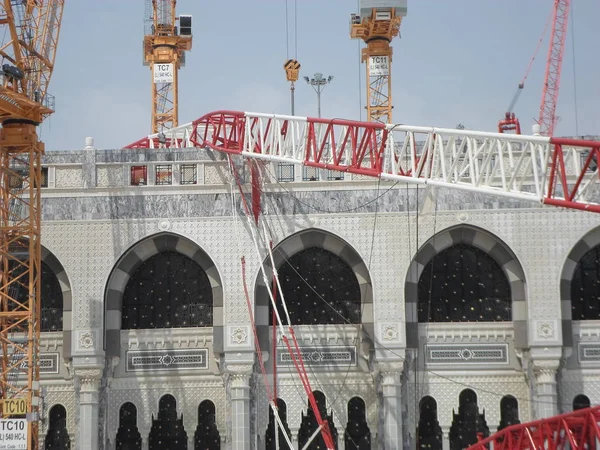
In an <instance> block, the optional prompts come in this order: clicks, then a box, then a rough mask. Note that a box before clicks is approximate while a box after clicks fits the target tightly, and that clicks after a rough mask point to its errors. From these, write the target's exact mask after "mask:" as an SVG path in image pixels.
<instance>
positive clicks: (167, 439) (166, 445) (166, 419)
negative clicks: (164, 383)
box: [149, 394, 188, 450]
mask: <svg viewBox="0 0 600 450" xmlns="http://www.w3.org/2000/svg"><path fill="white" fill-rule="evenodd" d="M187 447H188V442H187V433H186V432H185V429H184V427H183V414H182V415H181V417H180V418H177V401H176V400H175V397H173V396H172V395H170V394H167V395H163V396H162V397H161V399H160V400H159V402H158V415H157V417H156V419H155V418H154V414H152V428H151V429H150V438H149V450H170V449H182V450H187Z"/></svg>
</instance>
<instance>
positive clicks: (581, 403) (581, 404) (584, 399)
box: [573, 394, 592, 411]
mask: <svg viewBox="0 0 600 450" xmlns="http://www.w3.org/2000/svg"><path fill="white" fill-rule="evenodd" d="M590 406H592V404H591V403H590V398H589V397H588V396H587V395H583V394H579V395H576V396H575V398H574V399H573V411H576V410H578V409H585V408H589V407H590Z"/></svg>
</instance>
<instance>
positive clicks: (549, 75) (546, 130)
mask: <svg viewBox="0 0 600 450" xmlns="http://www.w3.org/2000/svg"><path fill="white" fill-rule="evenodd" d="M570 7H571V0H554V13H553V18H552V35H551V36H550V46H549V48H548V60H547V62H546V76H545V78H544V91H543V93H542V103H541V105H540V118H539V121H538V123H539V125H540V133H541V134H542V135H543V136H554V126H555V124H556V103H557V101H558V91H559V87H560V72H561V69H562V62H563V55H564V51H565V39H566V37H567V24H568V20H569V9H570Z"/></svg>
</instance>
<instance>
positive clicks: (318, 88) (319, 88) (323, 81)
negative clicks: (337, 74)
mask: <svg viewBox="0 0 600 450" xmlns="http://www.w3.org/2000/svg"><path fill="white" fill-rule="evenodd" d="M331 80H333V75H329V76H328V77H327V78H325V77H324V76H323V74H322V73H315V74H314V75H313V77H312V78H308V77H304V81H306V82H307V83H308V84H310V85H311V86H312V87H313V89H314V90H315V92H316V93H317V112H318V115H319V117H321V92H323V89H325V85H327V84H328V83H331Z"/></svg>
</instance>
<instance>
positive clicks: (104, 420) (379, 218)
mask: <svg viewBox="0 0 600 450" xmlns="http://www.w3.org/2000/svg"><path fill="white" fill-rule="evenodd" d="M88 144H90V145H88V147H86V149H84V150H82V151H73V152H49V153H47V154H46V155H45V157H44V162H43V164H44V187H43V197H42V198H43V202H42V215H43V225H42V245H43V270H44V272H43V274H42V283H43V286H44V287H43V292H42V309H43V327H44V328H43V333H42V360H41V363H42V386H43V388H42V392H43V414H42V423H41V427H40V432H41V435H42V437H43V439H44V442H46V448H69V447H68V446H69V445H70V448H78V449H88V448H89V449H94V450H95V449H106V450H108V449H110V450H113V449H126V448H127V449H130V448H139V449H162V448H164V449H167V448H188V449H200V448H202V449H207V448H208V449H219V448H220V449H232V450H250V449H271V448H275V443H274V440H275V434H276V433H275V427H274V425H273V417H272V413H270V412H269V407H268V398H269V393H270V392H272V389H273V379H274V378H276V379H277V393H276V395H277V398H278V399H279V400H278V404H279V405H280V412H281V417H282V419H283V420H284V423H285V426H286V429H287V431H288V432H289V435H290V436H291V441H292V444H293V446H294V447H295V448H302V446H303V445H304V443H306V442H307V440H308V439H309V437H310V436H311V435H312V433H313V431H314V429H315V428H316V424H315V420H314V415H313V414H312V412H309V408H308V404H307V396H306V393H305V392H304V388H303V386H302V384H301V382H300V378H299V376H298V375H297V374H296V372H295V369H294V365H293V361H292V360H291V358H290V356H289V353H288V352H287V350H286V348H285V343H284V340H283V339H282V335H281V330H280V329H278V328H277V327H276V328H275V331H273V327H272V326H271V325H270V324H271V323H272V322H271V320H272V317H273V309H274V308H273V307H272V306H271V302H270V297H269V290H268V289H267V287H266V286H267V285H271V284H272V283H273V266H275V268H276V270H277V273H278V279H279V281H280V285H279V286H278V289H277V292H282V293H283V296H284V298H285V299H286V305H287V313H286V311H285V310H284V309H283V308H282V307H281V299H280V298H281V294H279V296H277V298H276V302H277V301H278V302H279V303H277V305H278V307H277V311H278V312H279V314H280V316H281V317H282V318H283V320H284V322H285V321H287V320H288V316H289V321H290V322H291V323H292V324H293V325H295V327H294V330H295V333H296V337H297V340H298V343H299V346H300V348H301V350H302V353H303V359H304V361H305V364H306V370H307V372H308V375H309V380H310V383H311V389H312V390H313V392H315V397H316V399H317V402H318V404H319V407H320V409H321V411H322V413H323V414H324V415H325V417H326V418H327V419H328V420H329V422H330V424H331V426H332V428H333V429H334V435H335V436H336V439H337V444H338V449H354V448H358V449H371V448H372V449H382V448H385V449H400V448H415V446H418V447H419V448H425V447H427V448H432V449H458V448H463V447H464V446H465V445H468V444H469V443H470V442H472V439H473V437H474V436H475V435H476V433H478V432H480V433H484V434H487V433H490V434H491V433H494V432H495V431H496V430H497V429H498V428H499V427H500V428H502V427H504V426H507V425H510V424H514V423H517V421H520V422H525V421H529V420H532V419H534V418H541V417H547V416H551V415H555V414H558V413H561V412H567V411H570V410H572V409H573V408H579V407H582V406H586V405H589V404H590V403H591V404H596V403H598V402H600V373H599V371H598V369H599V368H600V339H599V338H600V336H599V335H600V306H599V303H598V295H600V222H599V220H598V216H597V215H595V214H592V213H585V212H576V211H566V210H559V209H552V208H543V209H542V208H539V207H537V206H536V205H532V204H528V203H524V202H521V201H517V200H514V201H513V200H509V199H498V198H496V197H493V196H486V195H479V194H473V193H467V192H462V191H453V190H440V189H437V190H436V189H433V188H427V189H425V188H423V187H419V188H417V187H415V186H407V185H401V184H395V185H392V184H391V183H389V184H388V183H385V182H378V181H377V180H375V179H370V178H368V177H364V176H356V175H350V174H342V173H337V172H330V171H321V170H316V169H314V170H313V169H309V168H302V167H298V166H293V165H287V164H270V165H266V166H265V167H264V168H263V169H264V172H263V175H264V178H265V183H264V186H263V188H262V189H263V193H262V199H261V200H262V210H263V213H264V217H265V221H264V223H265V225H266V227H265V228H264V229H263V228H260V229H254V228H253V227H252V226H251V224H252V222H251V221H250V222H249V221H248V220H247V219H246V217H245V215H244V213H243V202H242V199H241V197H240V195H239V193H238V191H237V186H236V184H235V180H234V177H233V176H232V175H231V172H230V170H229V163H228V161H227V160H226V159H225V158H224V157H222V156H221V155H216V154H212V153H210V152H207V151H204V150H199V149H174V150H168V149H161V150H125V151H121V150H118V151H117V150H114V151H111V150H96V149H94V148H93V147H92V146H91V142H88ZM236 170H238V173H239V176H240V177H241V180H242V182H246V178H247V177H246V173H245V172H244V170H243V167H242V166H241V165H240V166H237V168H236ZM245 188H247V189H249V184H248V183H246V184H245ZM268 243H272V248H273V250H272V258H271V257H270V254H269V253H268V252H265V251H264V249H265V248H266V247H268V245H265V244H268ZM261 268H263V269H264V270H261ZM251 318H252V320H251ZM252 323H254V324H255V327H253V326H252ZM285 323H287V322H285ZM254 330H256V333H255V331H254ZM257 340H258V345H256V344H257V343H256V341H257ZM274 342H275V345H273V343H274ZM257 347H258V348H260V350H261V351H260V355H261V357H262V358H261V359H262V360H263V363H264V373H263V371H262V370H261V364H260V361H259V358H257V355H258V352H257V351H256V348H257ZM273 349H275V351H273ZM274 362H276V364H275V365H274ZM274 370H276V376H275V377H274V373H273V372H274ZM265 380H267V382H268V385H266V384H265ZM279 443H280V448H287V446H286V444H285V443H284V439H283V436H280V438H279ZM52 445H54V446H53V447H51V446H52ZM315 445H317V444H316V443H315ZM309 448H317V447H316V446H313V447H309Z"/></svg>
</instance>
